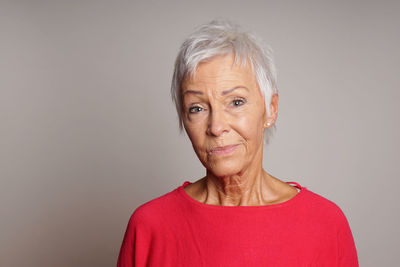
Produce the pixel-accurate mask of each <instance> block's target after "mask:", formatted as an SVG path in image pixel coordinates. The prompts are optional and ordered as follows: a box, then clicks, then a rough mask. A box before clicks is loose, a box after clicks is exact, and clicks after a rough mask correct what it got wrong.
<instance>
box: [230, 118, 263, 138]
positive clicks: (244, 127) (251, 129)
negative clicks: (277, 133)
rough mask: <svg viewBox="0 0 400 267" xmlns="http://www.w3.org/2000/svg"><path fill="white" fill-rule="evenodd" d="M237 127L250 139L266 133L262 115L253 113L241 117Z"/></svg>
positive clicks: (241, 133)
mask: <svg viewBox="0 0 400 267" xmlns="http://www.w3.org/2000/svg"><path fill="white" fill-rule="evenodd" d="M236 127H237V130H238V131H239V133H240V135H242V137H243V138H245V139H248V140H249V139H250V140H251V139H254V138H256V137H258V136H260V135H263V133H264V128H263V121H262V118H261V117H260V116H252V115H251V114H248V115H246V116H243V117H241V118H239V119H238V120H237V123H236Z"/></svg>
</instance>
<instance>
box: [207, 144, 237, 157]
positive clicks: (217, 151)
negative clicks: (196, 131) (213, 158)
mask: <svg viewBox="0 0 400 267" xmlns="http://www.w3.org/2000/svg"><path fill="white" fill-rule="evenodd" d="M238 146H239V145H229V146H219V147H214V148H213V149H211V150H210V154H212V155H228V154H231V153H232V152H233V151H235V150H236V148H237V147H238Z"/></svg>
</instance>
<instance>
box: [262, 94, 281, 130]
mask: <svg viewBox="0 0 400 267" xmlns="http://www.w3.org/2000/svg"><path fill="white" fill-rule="evenodd" d="M278 101H279V95H278V94H277V93H276V94H273V95H272V98H271V104H270V105H269V112H270V116H268V115H267V114H265V116H266V119H265V123H264V128H269V127H271V126H272V125H274V124H275V121H276V119H277V118H278Z"/></svg>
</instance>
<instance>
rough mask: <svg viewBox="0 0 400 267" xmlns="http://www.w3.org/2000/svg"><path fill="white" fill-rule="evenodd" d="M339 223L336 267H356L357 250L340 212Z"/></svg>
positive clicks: (347, 224)
mask: <svg viewBox="0 0 400 267" xmlns="http://www.w3.org/2000/svg"><path fill="white" fill-rule="evenodd" d="M340 217H341V218H340V223H339V229H338V234H337V237H338V266H339V267H358V258H357V250H356V246H355V243H354V239H353V235H352V233H351V230H350V226H349V223H348V221H347V219H346V217H345V215H344V213H343V212H342V211H341V210H340Z"/></svg>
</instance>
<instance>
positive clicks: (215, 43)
mask: <svg viewBox="0 0 400 267" xmlns="http://www.w3.org/2000/svg"><path fill="white" fill-rule="evenodd" d="M225 55H233V56H234V58H235V64H239V63H240V64H242V65H243V64H245V63H249V64H250V66H251V69H252V71H253V73H254V75H255V78H256V80H257V83H258V86H259V89H260V91H261V93H262V95H263V96H264V98H265V108H266V112H267V116H270V111H269V106H270V103H271V98H272V96H273V95H274V94H276V93H278V90H277V87H276V69H275V65H274V62H273V57H272V50H271V48H270V47H268V46H266V45H264V44H263V42H262V41H261V39H260V38H258V37H257V36H256V35H254V34H253V33H250V32H247V31H244V30H242V29H241V28H240V26H239V25H237V24H235V23H232V22H230V21H227V20H213V21H211V22H209V23H206V24H203V25H200V26H199V27H198V28H196V29H195V31H194V32H193V33H192V34H190V35H189V37H188V38H187V39H186V40H185V41H184V42H183V44H182V45H181V47H180V50H179V53H178V56H177V58H176V61H175V69H174V74H173V77H172V84H171V96H172V100H173V102H174V103H175V105H176V110H177V112H178V118H179V129H180V130H181V131H182V130H183V118H182V115H183V104H182V102H183V99H182V82H183V81H184V79H185V78H186V77H187V76H188V75H189V76H193V75H195V72H196V68H197V66H198V65H199V63H201V62H205V61H209V60H211V59H212V58H214V57H216V56H225ZM275 127H276V126H275V124H274V125H273V126H272V127H269V128H267V129H266V130H265V131H264V141H265V143H268V142H269V140H270V138H271V137H272V134H273V131H274V130H275Z"/></svg>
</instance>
